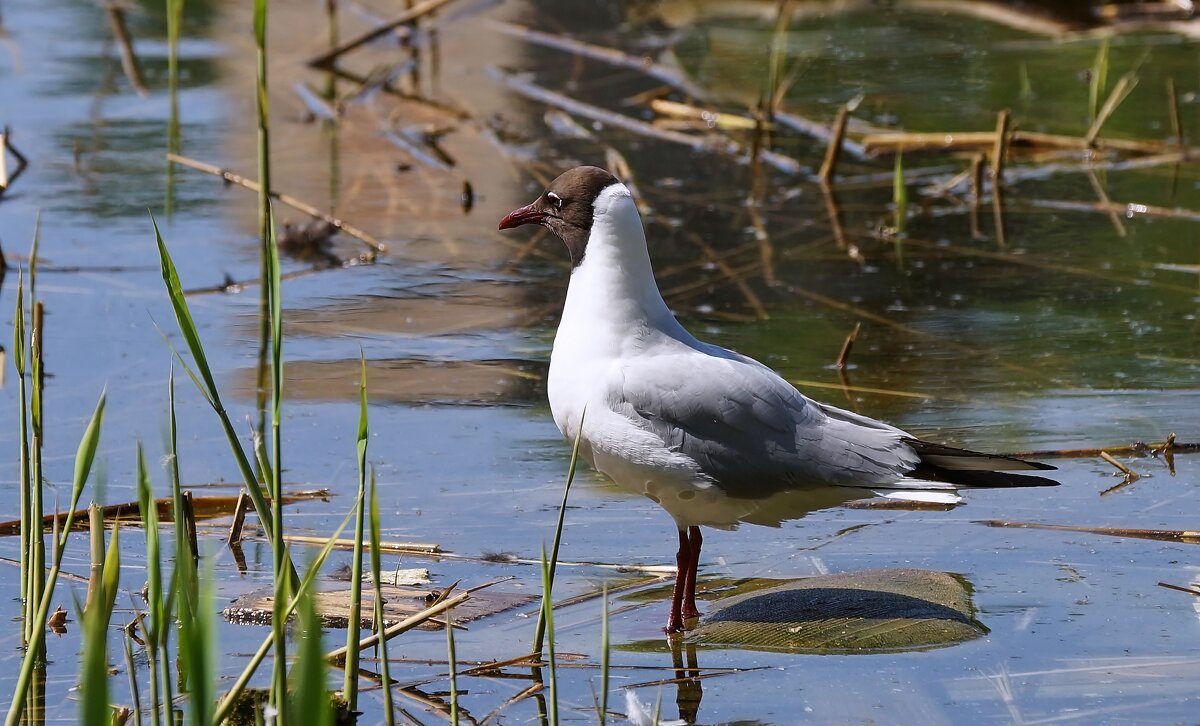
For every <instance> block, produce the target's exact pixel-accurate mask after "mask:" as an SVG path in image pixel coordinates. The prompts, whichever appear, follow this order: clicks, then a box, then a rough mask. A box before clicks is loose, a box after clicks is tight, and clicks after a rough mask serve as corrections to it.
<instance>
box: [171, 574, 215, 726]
mask: <svg viewBox="0 0 1200 726" xmlns="http://www.w3.org/2000/svg"><path fill="white" fill-rule="evenodd" d="M176 562H178V563H189V564H190V562H191V559H190V558H188V557H178V558H176ZM183 566H185V567H186V566H187V565H186V564H185V565H183ZM205 569H206V570H207V572H205V575H204V577H198V578H197V579H198V584H197V588H196V598H195V600H193V601H191V602H182V601H187V600H191V596H190V595H189V594H188V593H187V592H186V590H185V591H183V593H182V594H183V597H182V598H181V603H180V604H181V606H182V607H184V608H185V610H186V612H188V613H189V615H188V617H183V618H181V619H180V628H179V630H180V635H179V641H180V654H181V656H182V655H183V654H184V653H185V652H186V654H187V673H188V683H189V685H190V686H191V695H190V698H189V699H188V705H189V706H190V710H191V714H192V723H193V724H215V723H217V722H216V721H215V720H214V719H213V711H214V708H213V695H214V694H213V691H214V688H213V684H214V682H215V676H216V673H215V665H216V650H217V644H216V630H215V627H214V625H213V613H214V612H215V610H216V606H215V604H214V597H213V580H214V579H215V578H214V576H213V573H212V563H211V562H209V563H208V564H207V565H206V568H205ZM184 643H186V644H187V647H186V649H185V648H184V647H183V644H184Z"/></svg>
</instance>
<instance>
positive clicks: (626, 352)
mask: <svg viewBox="0 0 1200 726" xmlns="http://www.w3.org/2000/svg"><path fill="white" fill-rule="evenodd" d="M523 224H538V225H542V226H544V227H546V228H548V229H549V230H550V231H551V232H553V233H554V234H556V235H557V236H558V237H559V238H560V239H562V240H563V242H564V243H565V244H566V246H567V249H568V251H569V253H570V255H571V263H572V271H571V281H570V284H569V286H568V289H567V301H566V305H565V307H564V309H563V316H562V322H561V323H560V324H559V328H558V333H557V334H556V336H555V339H554V351H553V354H552V355H551V358H550V376H549V380H548V382H547V388H548V392H549V398H550V407H551V409H552V410H553V412H554V420H555V423H556V424H558V428H559V430H560V431H562V433H563V435H564V436H566V437H567V438H568V439H573V438H575V437H576V435H577V434H578V436H579V439H580V441H581V449H580V450H581V452H582V454H583V456H584V457H585V458H586V459H587V460H588V461H590V462H591V463H592V464H593V465H594V466H595V467H596V469H598V470H600V471H601V472H603V473H604V474H607V475H608V476H609V477H611V478H612V479H613V480H614V481H615V482H617V483H618V484H619V485H621V486H622V487H624V488H626V489H628V490H630V491H633V492H635V493H638V494H643V495H645V496H647V497H649V498H650V499H652V500H654V501H655V502H656V503H658V504H659V505H661V506H662V507H663V508H664V509H666V510H667V512H668V513H669V514H670V515H671V516H672V517H673V518H674V519H675V522H676V524H677V526H678V527H679V552H678V554H677V558H676V559H677V562H678V564H679V574H678V577H677V579H676V583H675V594H674V597H673V598H672V605H671V616H670V619H669V621H668V625H667V630H668V631H669V632H678V631H681V630H683V620H684V618H689V617H696V616H698V615H699V611H698V610H697V609H696V604H695V586H696V582H695V579H696V568H697V566H698V564H699V555H700V546H701V544H702V537H701V534H700V525H707V526H710V527H723V528H731V527H734V526H736V525H737V523H738V522H742V521H753V522H758V523H765V524H773V523H778V522H779V521H781V520H782V519H786V518H789V517H794V516H796V515H797V514H803V513H806V512H807V511H811V510H812V509H814V508H821V507H826V506H832V505H834V504H838V503H840V502H844V501H847V500H850V499H855V498H860V497H862V496H864V495H866V494H868V493H870V492H875V493H878V494H880V495H882V496H886V497H893V498H899V499H913V500H916V501H923V502H943V503H952V502H955V501H957V500H958V496H957V495H956V494H955V492H956V490H957V489H959V488H970V487H1022V486H1046V485H1054V484H1057V482H1055V481H1053V480H1050V479H1045V478H1043V477H1038V476H1031V475H1028V474H1011V473H1009V472H1011V471H1032V470H1044V469H1053V468H1054V467H1052V466H1048V465H1045V464H1038V463H1035V462H1027V461H1020V460H1017V459H1012V458H1008V457H1003V456H992V455H989V454H981V453H978V452H974V451H964V450H962V449H954V448H950V447H947V446H942V445H940V444H934V443H930V442H926V441H920V440H918V439H916V438H915V437H913V436H912V435H910V434H908V433H906V432H904V431H901V430H900V429H898V428H896V427H894V426H890V425H888V424H885V423H883V422H881V421H876V420H874V419H871V418H867V417H866V416H860V415H858V414H856V413H852V412H850V411H844V410H842V409H838V408H834V407H833V406H828V405H826V404H822V403H818V402H817V401H813V400H811V399H809V398H807V397H805V396H804V395H803V394H801V393H800V392H799V391H797V390H796V389H795V387H793V386H792V385H791V384H790V383H788V382H787V381H785V380H783V379H782V378H780V377H779V376H778V375H777V374H776V373H775V372H774V371H772V370H771V369H770V368H767V367H766V366H764V365H762V364H761V363H759V362H758V361H755V360H752V359H750V358H747V357H745V356H743V355H739V354H738V353H735V352H733V351H731V350H726V349H724V348H721V347H718V346H715V345H711V344H708V343H703V342H701V341H699V340H697V339H696V338H694V337H692V335H691V334H690V333H688V332H687V331H686V330H684V329H683V326H681V325H680V324H679V322H678V321H676V320H675V317H674V316H673V315H672V314H671V311H670V310H669V309H668V308H667V305H666V303H664V302H663V299H662V296H661V295H660V294H659V291H658V286H657V284H656V283H655V280H654V273H653V271H652V269H651V267H650V255H649V252H648V250H647V248H646V237H645V232H644V231H643V229H642V221H641V218H640V216H639V215H638V210H637V206H636V205H635V204H634V201H633V198H632V196H631V194H630V192H629V190H628V189H627V188H626V187H625V185H624V184H621V183H620V182H619V181H617V179H616V178H615V177H613V176H612V175H611V174H609V173H608V172H606V171H604V170H602V169H597V168H596V167H578V168H575V169H572V170H570V171H568V172H566V173H564V174H562V175H561V176H559V177H558V178H557V179H555V180H554V181H553V182H552V183H551V184H550V186H549V187H548V188H547V189H546V191H545V192H544V193H543V194H542V195H541V196H540V197H538V199H537V200H535V201H534V202H533V203H532V204H529V205H527V206H525V207H522V208H520V209H517V210H515V211H513V212H512V213H510V214H509V215H508V216H506V217H505V218H504V219H503V220H502V221H501V222H500V228H501V229H508V228H511V227H518V226H521V225H523ZM581 422H583V423H582V425H581Z"/></svg>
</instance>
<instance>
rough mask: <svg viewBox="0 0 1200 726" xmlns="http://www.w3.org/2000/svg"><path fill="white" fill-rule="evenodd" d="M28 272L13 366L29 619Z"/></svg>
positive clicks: (17, 315)
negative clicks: (26, 313) (26, 326)
mask: <svg viewBox="0 0 1200 726" xmlns="http://www.w3.org/2000/svg"><path fill="white" fill-rule="evenodd" d="M25 335H26V332H25V271H24V270H20V271H18V272H17V305H16V310H15V311H14V313H13V366H15V367H16V369H17V386H18V391H17V397H18V399H19V408H20V415H21V423H20V437H21V441H20V452H19V455H18V456H19V460H20V464H19V467H20V473H19V481H18V486H19V487H20V505H21V600H22V601H23V602H25V604H26V607H25V617H26V618H27V619H28V618H29V617H31V616H32V609H33V602H32V599H31V598H30V597H29V588H30V579H29V578H30V572H31V571H32V568H31V567H30V566H29V558H30V555H31V552H30V548H31V544H32V543H31V540H30V537H32V536H33V535H32V533H31V531H30V530H31V526H32V513H31V509H30V508H31V507H32V505H33V501H32V500H33V492H31V491H30V478H29V390H28V388H27V386H26V382H25ZM28 632H29V628H28V623H27V624H26V627H25V628H24V630H22V634H21V636H22V637H21V642H25V640H26V637H25V636H26V635H27V634H28Z"/></svg>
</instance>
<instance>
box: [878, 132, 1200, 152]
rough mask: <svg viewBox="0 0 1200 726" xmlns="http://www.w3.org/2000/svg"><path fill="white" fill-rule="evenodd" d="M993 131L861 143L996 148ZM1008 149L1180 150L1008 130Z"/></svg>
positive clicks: (904, 135) (896, 135)
mask: <svg viewBox="0 0 1200 726" xmlns="http://www.w3.org/2000/svg"><path fill="white" fill-rule="evenodd" d="M996 140H997V139H996V132H994V131H943V132H904V131H895V132H888V133H879V134H867V135H865V136H863V137H862V138H861V139H860V141H861V143H862V145H863V148H864V149H866V152H867V153H868V154H870V155H877V154H894V153H896V150H897V149H900V148H903V149H905V150H907V151H922V150H924V151H930V150H939V149H940V150H945V151H948V150H951V149H981V150H982V149H987V148H988V147H992V148H993V149H994V148H995V145H996ZM1008 145H1009V147H1034V148H1039V147H1040V148H1049V149H1075V150H1079V151H1086V150H1088V149H1089V148H1090V149H1092V150H1096V151H1100V150H1110V151H1119V152H1123V153H1129V154H1165V153H1169V152H1178V151H1180V149H1178V148H1176V147H1175V146H1174V145H1173V144H1164V143H1162V142H1160V141H1138V140H1136V139H1113V138H1104V139H1100V138H1097V139H1095V140H1093V142H1092V143H1091V144H1088V142H1087V139H1086V138H1084V137H1082V136H1068V135H1064V134H1047V133H1041V132H1038V131H1020V130H1015V131H1011V132H1010V133H1009V134H1008ZM1183 151H1184V152H1185V153H1186V155H1187V156H1189V157H1191V156H1196V155H1198V154H1200V150H1198V149H1195V148H1191V147H1189V148H1186V149H1183Z"/></svg>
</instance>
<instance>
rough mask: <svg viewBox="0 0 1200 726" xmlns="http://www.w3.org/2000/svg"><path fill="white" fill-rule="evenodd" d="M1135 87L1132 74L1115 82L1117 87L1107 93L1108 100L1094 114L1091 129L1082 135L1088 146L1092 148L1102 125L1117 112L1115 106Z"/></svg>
mask: <svg viewBox="0 0 1200 726" xmlns="http://www.w3.org/2000/svg"><path fill="white" fill-rule="evenodd" d="M1136 85H1137V76H1135V75H1134V74H1133V72H1132V71H1131V72H1129V73H1126V74H1125V75H1123V76H1121V78H1120V80H1118V81H1117V85H1115V86H1113V89H1112V91H1110V92H1109V94H1108V98H1107V99H1105V100H1104V105H1103V106H1102V107H1101V108H1100V113H1098V114H1096V120H1095V121H1093V122H1092V125H1091V127H1090V128H1089V129H1088V130H1087V133H1086V134H1084V136H1083V139H1084V141H1086V142H1087V145H1088V146H1092V145H1093V144H1095V142H1096V138H1097V137H1098V136H1099V135H1100V129H1101V128H1102V127H1103V126H1104V123H1105V122H1106V121H1108V117H1109V116H1112V114H1113V111H1116V110H1117V106H1120V105H1121V102H1122V101H1124V100H1125V97H1126V96H1128V95H1129V93H1130V92H1131V91H1132V90H1133V87H1134V86H1136Z"/></svg>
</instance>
